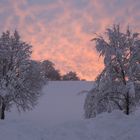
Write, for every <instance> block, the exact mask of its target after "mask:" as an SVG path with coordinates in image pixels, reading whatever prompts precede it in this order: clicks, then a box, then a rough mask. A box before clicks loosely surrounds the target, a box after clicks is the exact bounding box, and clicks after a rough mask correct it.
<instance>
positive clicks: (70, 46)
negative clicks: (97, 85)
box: [0, 0, 140, 80]
mask: <svg viewBox="0 0 140 140" xmlns="http://www.w3.org/2000/svg"><path fill="white" fill-rule="evenodd" d="M114 23H117V24H118V23H120V24H121V25H122V26H124V27H125V26H126V25H128V24H129V25H130V27H132V29H134V30H139V29H140V0H0V32H2V31H5V30H7V29H8V30H14V29H17V30H19V32H20V34H21V36H22V38H23V39H24V40H25V41H27V42H28V43H31V44H32V45H33V54H32V58H33V59H35V60H44V59H49V60H51V61H53V62H54V63H55V64H56V67H57V68H58V69H60V70H61V73H64V72H67V71H70V70H73V71H76V72H77V73H78V75H79V76H80V77H82V78H85V79H87V80H93V79H94V78H95V77H96V76H97V74H98V73H99V72H100V71H101V70H102V68H103V64H102V60H99V56H98V55H97V53H96V51H95V49H94V43H93V42H91V41H90V40H91V39H92V38H93V36H94V33H95V32H96V33H102V32H104V30H105V28H106V27H108V26H109V25H112V24H114Z"/></svg>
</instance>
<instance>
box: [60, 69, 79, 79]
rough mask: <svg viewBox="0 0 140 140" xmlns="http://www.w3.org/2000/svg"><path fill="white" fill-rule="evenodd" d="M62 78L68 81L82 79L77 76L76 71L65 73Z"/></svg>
mask: <svg viewBox="0 0 140 140" xmlns="http://www.w3.org/2000/svg"><path fill="white" fill-rule="evenodd" d="M62 80H66V81H69V80H70V81H77V80H80V79H79V77H78V76H77V74H76V72H72V71H70V72H68V73H66V74H65V75H63V76H62Z"/></svg>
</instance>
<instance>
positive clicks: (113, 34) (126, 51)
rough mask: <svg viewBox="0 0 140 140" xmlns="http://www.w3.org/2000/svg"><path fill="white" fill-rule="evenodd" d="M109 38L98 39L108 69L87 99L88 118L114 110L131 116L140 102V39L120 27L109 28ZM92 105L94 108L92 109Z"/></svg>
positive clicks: (99, 48) (99, 78) (98, 37)
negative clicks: (122, 30)
mask: <svg viewBox="0 0 140 140" xmlns="http://www.w3.org/2000/svg"><path fill="white" fill-rule="evenodd" d="M106 35H107V37H102V36H97V37H96V38H94V39H93V40H94V41H95V42H96V50H97V51H98V52H99V53H100V55H102V56H103V58H104V66H105V68H104V70H103V71H102V73H101V74H100V75H99V76H98V77H97V79H96V81H95V82H96V87H95V89H94V90H91V91H90V92H89V93H88V95H87V98H86V100H85V105H84V108H85V116H86V117H87V118H90V115H88V114H94V115H92V117H93V116H95V115H96V114H98V113H100V112H104V111H112V110H113V109H117V108H118V109H120V110H123V111H124V112H125V113H126V114H127V115H128V114H129V113H130V112H131V111H133V109H134V107H135V106H136V105H137V104H139V102H140V90H139V89H140V38H139V34H138V33H132V32H131V31H130V29H129V28H127V30H126V32H125V33H123V32H121V31H120V26H119V25H114V26H113V28H109V29H107V32H106ZM91 106H92V107H91Z"/></svg>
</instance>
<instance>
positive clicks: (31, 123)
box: [0, 82, 140, 140]
mask: <svg viewBox="0 0 140 140" xmlns="http://www.w3.org/2000/svg"><path fill="white" fill-rule="evenodd" d="M92 86H93V83H88V82H51V83H50V84H49V86H47V87H45V88H44V89H43V91H44V96H43V97H42V98H41V99H40V102H39V104H38V106H37V107H36V108H35V109H34V110H33V111H32V112H27V113H25V114H20V115H18V114H17V112H16V111H13V112H11V113H7V118H6V120H4V121H0V140H11V139H12V140H140V133H139V132H140V109H138V110H137V111H136V112H135V114H132V115H130V116H126V115H124V114H123V113H121V112H120V111H114V112H113V113H110V114H108V113H103V114H100V115H98V116H97V117H96V118H94V119H90V120H84V119H83V117H82V115H83V110H82V107H83V101H84V97H85V95H84V94H83V95H81V96H78V95H77V93H79V92H80V91H82V90H88V89H90V88H91V87H92Z"/></svg>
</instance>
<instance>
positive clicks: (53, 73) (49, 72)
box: [41, 60, 61, 80]
mask: <svg viewBox="0 0 140 140" xmlns="http://www.w3.org/2000/svg"><path fill="white" fill-rule="evenodd" d="M41 68H42V73H43V76H44V78H45V79H46V80H60V79H61V75H60V72H59V70H56V69H55V65H54V63H52V62H51V61H49V60H44V61H43V62H42V64H41Z"/></svg>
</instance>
